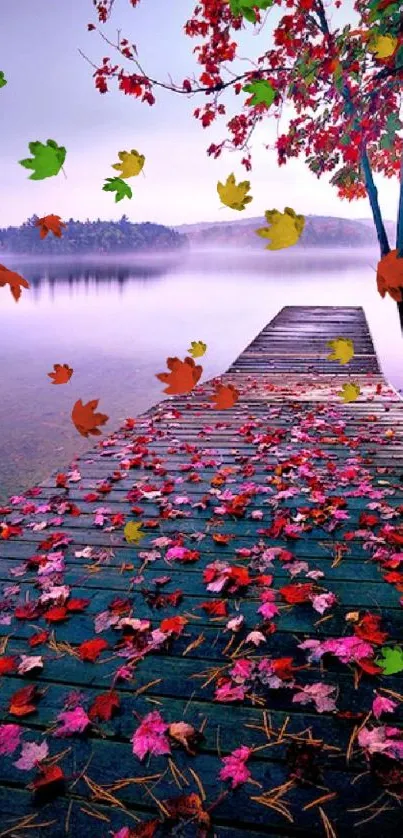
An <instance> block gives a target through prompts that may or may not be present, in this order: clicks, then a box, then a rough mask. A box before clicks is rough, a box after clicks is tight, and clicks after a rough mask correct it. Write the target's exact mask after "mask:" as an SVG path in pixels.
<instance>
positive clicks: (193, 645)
mask: <svg viewBox="0 0 403 838" xmlns="http://www.w3.org/2000/svg"><path fill="white" fill-rule="evenodd" d="M205 639H206V638H205V636H204V634H199V636H198V637H196V640H192V642H191V643H189V646H186V649H185V650H184V651H183V652H182V657H185V655H187V653H188V652H192V651H193V649H197V648H198V647H199V646H201V644H202V643H203V642H204V640H205Z"/></svg>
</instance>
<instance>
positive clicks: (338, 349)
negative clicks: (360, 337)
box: [327, 338, 354, 364]
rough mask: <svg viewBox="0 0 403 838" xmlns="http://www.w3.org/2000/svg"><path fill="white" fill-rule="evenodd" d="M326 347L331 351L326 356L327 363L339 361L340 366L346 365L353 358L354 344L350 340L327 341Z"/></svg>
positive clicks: (336, 339)
mask: <svg viewBox="0 0 403 838" xmlns="http://www.w3.org/2000/svg"><path fill="white" fill-rule="evenodd" d="M327 345H328V346H329V348H330V349H331V350H332V352H331V354H330V355H328V356H327V360H328V361H339V362H340V364H348V362H349V361H351V359H352V358H353V357H354V344H353V341H352V340H350V338H335V339H334V340H328V342H327Z"/></svg>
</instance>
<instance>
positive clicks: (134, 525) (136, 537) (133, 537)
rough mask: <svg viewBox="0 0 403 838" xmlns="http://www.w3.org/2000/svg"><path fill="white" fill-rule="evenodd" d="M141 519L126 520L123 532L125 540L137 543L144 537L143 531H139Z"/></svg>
mask: <svg viewBox="0 0 403 838" xmlns="http://www.w3.org/2000/svg"><path fill="white" fill-rule="evenodd" d="M140 527H141V521H138V522H136V521H128V522H127V524H126V526H125V528H124V530H123V532H124V534H125V539H126V541H128V542H129V544H137V542H138V541H141V539H142V538H144V536H145V533H144V532H141V529H140Z"/></svg>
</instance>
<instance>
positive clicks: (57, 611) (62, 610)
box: [43, 605, 69, 623]
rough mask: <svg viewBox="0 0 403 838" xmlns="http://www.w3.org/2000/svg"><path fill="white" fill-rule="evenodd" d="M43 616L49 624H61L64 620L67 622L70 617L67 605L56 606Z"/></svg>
mask: <svg viewBox="0 0 403 838" xmlns="http://www.w3.org/2000/svg"><path fill="white" fill-rule="evenodd" d="M43 616H44V617H45V620H47V621H48V623H61V622H63V620H66V619H67V618H68V616H69V615H68V611H67V608H66V607H65V605H54V606H53V607H52V608H49V610H48V611H45V613H44V615H43Z"/></svg>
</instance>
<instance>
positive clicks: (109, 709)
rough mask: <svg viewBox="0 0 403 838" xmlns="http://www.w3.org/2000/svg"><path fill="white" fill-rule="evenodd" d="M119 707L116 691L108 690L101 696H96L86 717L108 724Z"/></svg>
mask: <svg viewBox="0 0 403 838" xmlns="http://www.w3.org/2000/svg"><path fill="white" fill-rule="evenodd" d="M119 707H120V699H119V696H118V693H117V692H116V690H110V691H109V692H107V693H102V695H97V697H96V699H95V701H94V702H93V703H92V705H91V707H90V709H89V711H88V716H89V718H90V719H91V720H92V721H93V720H94V719H100V721H102V722H109V721H110V719H111V718H112V716H113V715H114V714H115V711H116V710H118V709H119Z"/></svg>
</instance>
